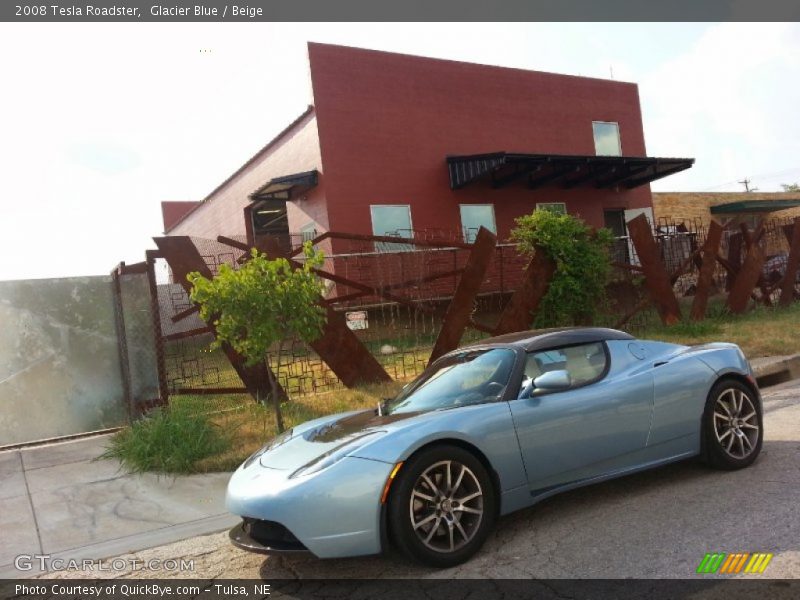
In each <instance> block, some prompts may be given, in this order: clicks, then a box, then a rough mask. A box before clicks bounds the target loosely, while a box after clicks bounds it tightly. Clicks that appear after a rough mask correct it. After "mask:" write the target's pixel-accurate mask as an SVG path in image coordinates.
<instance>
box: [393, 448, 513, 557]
mask: <svg viewBox="0 0 800 600" xmlns="http://www.w3.org/2000/svg"><path fill="white" fill-rule="evenodd" d="M448 462H449V465H450V471H451V481H450V489H448V485H447V482H446V468H447V467H446V466H445V464H444V463H448ZM462 467H465V470H464V471H462V469H461V468H462ZM459 475H461V477H459ZM424 476H426V477H427V478H428V480H430V481H431V483H433V484H434V486H436V489H437V490H438V491H439V492H440V495H439V496H437V494H436V493H435V491H434V490H433V489H431V487H430V485H428V483H427V482H426V481H425V477H424ZM437 477H438V478H437ZM457 483H458V486H456V484H457ZM439 486H441V488H442V489H441V490H439V489H438V487H439ZM415 491H416V493H415ZM477 492H479V493H480V496H475V494H476V493H477ZM412 494H414V500H413V502H414V503H413V504H412ZM420 494H423V495H425V496H429V497H430V498H438V499H437V500H435V501H434V502H431V501H430V500H426V499H424V497H420ZM470 496H473V497H472V498H470V499H469V500H466V501H463V502H462V503H461V505H460V506H461V508H460V509H459V501H458V500H459V499H462V500H463V498H468V497H470ZM448 498H449V502H448V501H447V500H448ZM496 507H497V498H496V497H495V491H494V487H493V486H492V481H491V478H490V477H489V474H488V473H487V471H486V468H485V467H484V466H483V464H482V463H481V461H480V460H478V459H477V458H476V457H475V456H474V455H473V454H472V453H471V452H468V451H467V450H465V449H463V448H460V447H458V446H451V445H437V446H431V447H430V448H426V449H423V450H421V451H419V452H418V453H417V454H415V455H413V456H412V457H411V458H410V459H409V460H407V461H406V463H405V464H404V465H403V467H402V468H401V470H400V473H399V477H398V479H397V481H395V482H394V485H393V486H392V488H391V493H390V496H389V503H388V519H389V531H390V533H391V536H392V541H393V542H394V543H395V545H396V546H397V548H398V549H399V550H400V551H401V552H403V553H404V554H405V555H406V556H408V557H409V558H411V559H413V560H416V561H418V562H421V563H423V564H425V565H428V566H432V567H439V568H445V567H453V566H455V565H458V564H461V563H463V562H464V561H466V560H467V559H469V558H470V557H471V556H472V555H473V554H475V553H476V552H477V551H478V550H479V549H480V547H481V546H482V545H483V543H484V542H485V541H486V537H487V536H488V535H489V532H490V531H491V530H492V528H493V526H494V522H495V516H496ZM478 510H480V511H481V513H480V515H478V514H477V513H476V512H475V511H478ZM437 511H438V512H437ZM467 511H470V512H467ZM437 515H438V516H437ZM431 516H432V518H431V519H430V521H428V522H425V521H426V520H427V519H428V518H429V517H431ZM412 519H416V527H415V523H414V522H413V521H412ZM432 529H433V532H431V530H432ZM423 538H428V541H425V540H424V539H423ZM451 548H452V549H451Z"/></svg>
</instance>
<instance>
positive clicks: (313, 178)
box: [250, 169, 318, 200]
mask: <svg viewBox="0 0 800 600" xmlns="http://www.w3.org/2000/svg"><path fill="white" fill-rule="evenodd" d="M317 176H318V173H317V171H316V169H315V170H313V171H305V172H303V173H295V174H293V175H284V176H283V177H274V178H272V179H270V180H269V181H268V182H267V183H265V184H264V185H262V186H261V187H260V188H258V189H257V190H256V191H255V192H253V193H252V194H250V199H251V200H291V199H292V198H296V197H298V196H300V195H302V194H304V193H306V192H307V191H308V190H310V189H311V188H313V187H316V185H317V178H318V177H317Z"/></svg>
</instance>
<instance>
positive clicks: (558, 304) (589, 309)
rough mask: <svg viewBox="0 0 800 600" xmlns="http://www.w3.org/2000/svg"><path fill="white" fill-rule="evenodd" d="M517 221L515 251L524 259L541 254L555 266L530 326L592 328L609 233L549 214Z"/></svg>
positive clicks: (602, 292) (607, 269)
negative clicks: (534, 254) (524, 255)
mask: <svg viewBox="0 0 800 600" xmlns="http://www.w3.org/2000/svg"><path fill="white" fill-rule="evenodd" d="M516 222H517V227H516V228H515V229H514V230H513V231H512V232H511V239H512V240H513V241H515V242H516V243H517V246H518V247H519V249H520V250H521V251H522V252H523V253H525V254H533V253H534V252H535V251H542V252H544V253H545V254H547V256H549V257H550V258H551V259H553V261H554V262H555V263H556V272H555V275H554V276H553V279H552V281H551V282H550V288H549V289H548V291H547V294H545V296H544V298H543V299H542V302H541V304H540V306H539V311H538V312H537V314H536V316H535V318H534V326H535V327H557V326H565V325H585V324H589V323H591V322H592V321H593V320H594V318H595V317H596V316H597V315H598V314H599V313H600V312H601V311H602V310H603V309H604V308H605V306H606V285H607V283H608V278H609V275H610V273H611V264H610V261H609V255H608V250H609V247H610V246H611V243H612V242H613V240H614V236H613V234H612V233H611V231H610V230H608V229H599V230H596V231H595V230H594V229H592V228H591V227H589V226H588V225H587V224H586V223H585V222H584V221H582V220H581V219H579V218H577V217H574V216H572V215H568V214H558V213H555V212H551V211H548V210H536V211H534V212H533V213H532V214H530V215H525V216H523V217H519V218H518V219H517V220H516Z"/></svg>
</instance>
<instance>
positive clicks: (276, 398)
mask: <svg viewBox="0 0 800 600" xmlns="http://www.w3.org/2000/svg"><path fill="white" fill-rule="evenodd" d="M282 353H283V341H281V343H280V344H278V364H277V366H276V368H275V373H273V372H272V369H267V372H268V373H269V387H270V390H271V393H272V405H273V407H274V408H275V423H276V424H277V425H278V433H283V430H284V425H283V414H282V413H281V399H280V394H279V393H278V381H277V376H278V374H279V373H280V370H281V354H282Z"/></svg>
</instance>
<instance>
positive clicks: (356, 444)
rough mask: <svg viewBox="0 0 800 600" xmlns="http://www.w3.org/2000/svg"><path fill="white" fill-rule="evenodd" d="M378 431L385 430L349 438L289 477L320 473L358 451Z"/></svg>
mask: <svg viewBox="0 0 800 600" xmlns="http://www.w3.org/2000/svg"><path fill="white" fill-rule="evenodd" d="M376 433H383V432H382V431H371V432H369V433H365V434H363V435H360V436H358V437H355V438H352V439H350V440H347V441H346V442H345V443H344V444H340V445H338V446H336V447H335V448H333V449H332V450H328V451H327V452H326V453H325V454H320V455H319V456H318V457H317V458H315V459H314V460H312V461H311V462H309V463H306V464H305V465H303V466H302V467H300V468H299V469H297V470H296V471H295V472H294V473H292V474H291V475H289V479H294V478H295V477H301V476H305V475H313V474H314V473H319V472H320V471H322V470H323V469H327V468H328V467H330V466H331V465H333V464H334V463H337V462H339V461H340V460H342V459H343V458H344V457H345V456H347V455H348V454H350V453H352V452H354V451H356V450H357V449H358V448H360V447H361V446H363V445H364V444H366V443H367V438H368V437H370V436H373V435H375V434H376Z"/></svg>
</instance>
